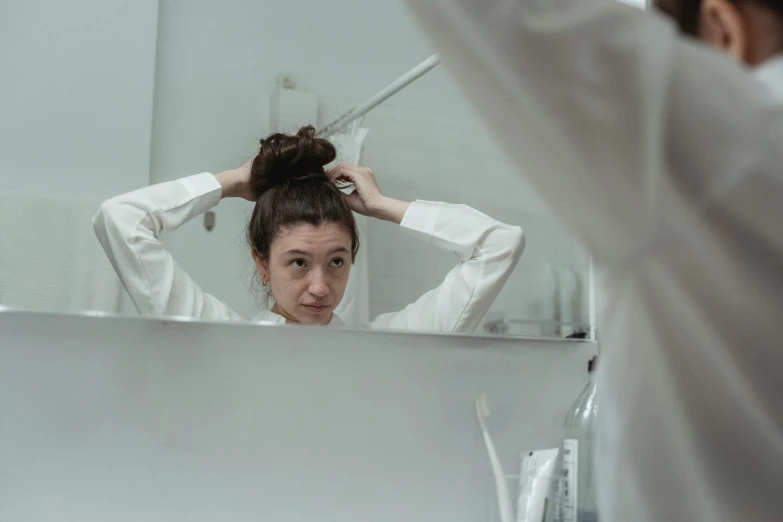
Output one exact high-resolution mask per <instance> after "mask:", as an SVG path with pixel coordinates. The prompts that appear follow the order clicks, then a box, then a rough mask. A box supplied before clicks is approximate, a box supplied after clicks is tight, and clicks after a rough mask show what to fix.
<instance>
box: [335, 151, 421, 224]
mask: <svg viewBox="0 0 783 522" xmlns="http://www.w3.org/2000/svg"><path fill="white" fill-rule="evenodd" d="M326 177H327V178H328V179H329V181H331V182H332V183H335V184H337V182H339V181H345V182H348V183H351V184H352V185H353V186H354V188H355V189H356V190H354V191H353V192H352V193H350V194H343V197H344V198H345V200H346V201H347V202H348V206H350V207H351V210H353V211H354V212H356V213H358V214H362V215H364V216H370V217H374V218H378V219H383V220H386V221H393V222H395V223H398V224H399V223H400V222H401V221H402V218H403V216H404V215H405V211H406V210H407V209H408V205H409V203H405V202H403V201H398V200H396V199H391V198H387V197H386V196H384V195H383V193H382V192H381V189H380V187H379V186H378V182H377V181H376V180H375V173H374V172H373V171H372V170H371V169H368V168H367V167H360V166H359V165H353V164H351V163H340V164H339V165H337V166H335V167H332V168H331V169H329V170H328V171H327V172H326Z"/></svg>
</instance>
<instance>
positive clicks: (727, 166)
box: [408, 0, 783, 522]
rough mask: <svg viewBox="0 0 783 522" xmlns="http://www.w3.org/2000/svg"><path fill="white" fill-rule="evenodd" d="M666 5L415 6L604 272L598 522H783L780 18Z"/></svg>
mask: <svg viewBox="0 0 783 522" xmlns="http://www.w3.org/2000/svg"><path fill="white" fill-rule="evenodd" d="M659 1H660V3H659V4H657V5H656V6H655V7H656V9H655V10H654V12H645V11H642V10H640V9H637V8H633V7H630V6H627V5H622V4H620V3H617V2H615V1H613V0H590V1H577V0H541V1H536V0H514V1H512V0H416V1H413V0H411V1H409V2H408V4H409V7H410V9H411V11H412V12H413V14H414V16H415V18H416V19H417V20H418V22H419V23H420V24H421V27H422V28H423V29H424V31H425V33H426V34H427V35H428V36H429V37H430V38H431V41H432V42H433V43H434V45H435V47H436V49H437V51H438V52H439V53H440V54H441V56H442V58H443V60H444V62H445V64H446V65H447V66H448V67H449V68H450V69H451V71H452V73H453V74H454V76H455V78H456V80H457V82H458V84H459V85H460V86H461V87H462V89H463V92H464V93H465V94H466V95H467V97H468V99H469V100H471V101H472V102H473V104H474V105H475V107H476V108H477V109H478V111H479V113H480V115H481V116H482V117H483V119H484V121H485V123H486V124H487V126H488V127H489V128H490V129H491V130H492V132H493V133H494V135H495V137H496V138H497V140H498V141H499V143H501V144H502V146H503V147H504V148H505V150H506V152H507V153H508V154H509V155H510V156H511V157H512V158H513V159H514V160H515V162H516V164H517V165H518V166H519V169H520V173H521V174H522V175H525V176H526V177H527V178H528V179H529V180H530V181H532V182H533V183H534V185H535V186H536V187H537V188H538V190H539V191H540V193H541V194H542V195H543V196H544V197H545V198H546V199H547V200H548V202H549V203H550V205H551V206H552V208H554V209H555V211H556V212H557V213H559V215H560V216H561V217H562V218H563V219H564V220H565V222H566V223H567V224H568V225H570V228H571V230H572V231H573V232H575V233H576V234H577V235H578V236H579V237H580V238H581V240H583V241H584V243H585V244H586V245H587V246H588V247H589V248H590V250H591V251H592V254H593V256H594V258H595V260H596V262H597V263H598V265H599V267H600V269H601V283H602V284H601V288H602V295H601V296H600V297H601V301H602V303H603V304H602V307H601V310H600V315H599V329H600V332H601V353H602V362H601V368H600V370H599V394H600V395H599V418H598V426H597V431H598V440H597V449H596V459H597V463H598V464H597V465H598V476H597V480H598V483H599V513H600V517H601V521H602V522H625V521H633V522H661V521H667V522H671V521H688V522H691V521H703V520H704V521H710V522H713V521H714V522H717V521H742V522H752V521H771V520H782V519H783V495H782V494H781V491H783V377H782V376H781V370H783V347H782V346H781V339H783V54H782V53H783V1H781V0H659ZM498 190H499V191H500V190H503V187H498Z"/></svg>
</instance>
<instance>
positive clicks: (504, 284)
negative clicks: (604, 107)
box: [0, 0, 592, 337]
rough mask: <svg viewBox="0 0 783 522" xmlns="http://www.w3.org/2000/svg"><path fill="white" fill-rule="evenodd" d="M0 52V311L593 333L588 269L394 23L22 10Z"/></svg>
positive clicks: (324, 14) (117, 8)
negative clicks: (3, 80)
mask: <svg viewBox="0 0 783 522" xmlns="http://www.w3.org/2000/svg"><path fill="white" fill-rule="evenodd" d="M76 12H78V13H79V16H75V15H74V13H76ZM292 17H293V18H296V19H297V20H300V21H301V23H297V24H294V26H291V24H284V25H285V27H283V26H282V25H281V24H274V23H270V22H269V21H270V20H286V19H292ZM328 21H332V22H334V23H326V22H328ZM338 23H339V25H341V26H345V25H346V23H347V24H348V25H350V26H351V27H352V28H353V29H352V30H351V31H350V35H347V34H335V32H334V31H333V30H332V28H333V26H334V24H338ZM278 25H279V26H278ZM0 33H2V35H3V36H2V39H3V48H4V49H7V50H8V52H6V53H4V54H3V55H1V56H0V68H2V70H4V71H8V72H10V73H11V74H9V75H8V76H7V77H8V78H10V80H11V81H10V83H9V86H8V90H7V91H6V92H7V95H6V96H2V97H0V112H2V113H3V114H6V115H8V117H7V118H5V117H4V118H3V120H4V121H3V123H2V127H0V133H2V134H1V135H0V147H2V149H0V175H2V176H3V179H4V181H5V183H4V190H3V193H2V194H0V197H1V198H2V199H3V203H2V205H0V217H1V218H2V223H3V226H2V227H0V266H2V269H1V270H0V304H2V305H3V306H6V307H12V308H25V309H34V310H46V311H67V312H76V311H82V310H99V311H104V312H110V313H121V314H137V313H142V314H152V315H177V316H188V317H194V318H200V319H209V320H235V319H241V318H250V319H257V320H263V321H271V322H275V323H280V324H283V323H306V324H328V325H330V326H344V325H347V326H363V327H372V328H403V329H412V330H424V331H433V332H444V333H446V332H448V333H451V332H465V333H469V332H476V333H491V334H497V335H529V336H543V337H566V336H579V335H581V334H589V333H591V326H590V325H591V323H592V321H591V320H590V316H591V302H592V292H591V274H590V262H589V258H588V257H587V256H586V255H585V254H584V253H583V252H582V250H581V249H580V248H579V246H578V245H577V244H575V243H574V241H573V240H572V239H571V237H570V236H569V235H568V234H567V233H566V232H565V231H564V230H563V228H562V227H561V226H560V224H559V223H558V222H557V221H556V220H555V219H554V218H553V217H552V214H551V213H550V212H549V209H548V208H546V207H545V206H544V204H543V202H542V201H541V199H540V198H539V197H538V196H537V195H536V194H535V192H534V191H533V190H531V189H530V188H529V187H528V186H527V184H526V183H525V181H524V176H523V174H524V173H519V172H517V171H516V170H515V169H514V168H513V167H512V166H511V165H510V163H509V162H508V161H507V160H506V158H505V157H504V155H503V154H502V153H501V152H500V151H499V149H498V148H497V147H496V146H495V145H494V143H493V140H492V138H491V137H490V136H488V135H487V134H486V131H485V130H484V129H483V127H482V124H481V122H480V121H478V120H477V119H476V118H475V117H474V115H473V114H472V113H471V111H470V110H469V109H468V108H467V106H466V104H465V103H464V101H463V99H462V97H461V95H460V94H459V93H458V92H457V91H456V90H455V88H454V87H453V85H452V83H451V81H450V79H449V77H448V75H447V74H446V72H445V71H443V70H441V69H440V68H438V67H437V58H436V57H433V58H430V59H427V60H424V62H422V60H423V59H425V58H426V57H427V56H429V55H430V54H431V50H430V49H429V47H428V46H427V44H426V42H424V41H422V40H421V37H420V36H419V35H418V32H417V30H416V28H415V26H413V24H412V23H411V21H410V20H409V18H408V15H407V13H406V12H405V10H404V9H403V7H402V6H401V5H397V3H394V2H392V3H389V5H373V6H371V7H366V8H361V9H360V8H358V7H357V6H356V5H353V4H352V3H350V2H341V3H338V4H336V5H329V6H325V5H324V6H321V5H320V4H312V5H311V4H308V9H305V10H303V9H301V6H296V5H277V4H273V3H268V2H256V1H250V0H233V1H229V2H223V3H220V4H218V3H215V2H206V1H202V2H166V1H160V2H158V1H152V0H145V1H141V2H132V3H131V2H124V1H120V0H112V1H110V2H97V1H95V0H82V1H81V2H79V4H78V5H73V4H69V5H68V6H65V5H61V4H59V3H57V2H54V1H52V0H39V1H37V2H32V3H24V4H21V3H17V4H14V5H8V4H6V5H3V6H2V7H0ZM283 41H285V42H288V43H287V44H286V45H282V44H281V42H283ZM361 42H364V43H361ZM319 46H322V47H323V49H324V52H322V53H319V52H315V51H314V50H315V49H318V48H319ZM417 64H418V65H417ZM375 93H379V94H375ZM350 111H352V112H350ZM349 112H350V114H349V116H348V117H344V115H345V114H346V113H349ZM319 131H320V132H319ZM96 236H97V239H96Z"/></svg>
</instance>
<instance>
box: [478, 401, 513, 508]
mask: <svg viewBox="0 0 783 522" xmlns="http://www.w3.org/2000/svg"><path fill="white" fill-rule="evenodd" d="M491 414H492V412H491V411H490V409H489V404H487V396H486V395H485V394H483V393H482V394H481V395H479V396H478V397H476V417H478V421H479V424H480V425H481V432H482V434H483V435H484V444H485V445H486V446H487V454H488V455H489V462H490V464H491V465H492V473H493V474H494V475H495V490H496V491H497V496H498V510H499V511H500V522H513V519H514V513H513V510H512V508H511V495H510V494H509V491H508V482H507V481H506V474H505V473H503V466H502V465H501V464H500V457H498V452H497V450H496V449H495V444H494V443H493V442H492V437H490V436H489V430H488V429H487V417H489V416H490V415H491Z"/></svg>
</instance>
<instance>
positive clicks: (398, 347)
mask: <svg viewBox="0 0 783 522" xmlns="http://www.w3.org/2000/svg"><path fill="white" fill-rule="evenodd" d="M42 321H46V325H47V327H46V328H43V329H42V328H40V324H41V322H42ZM0 331H2V332H3V340H4V341H5V342H3V343H0V418H2V419H3V421H4V422H3V428H2V430H0V447H3V448H13V451H1V452H0V520H3V521H6V520H7V521H14V522H27V521H30V522H32V521H39V520H55V519H56V520H79V521H81V522H92V521H95V522H99V521H100V522H103V521H106V520H111V521H113V522H124V521H128V522H131V521H138V520H166V521H167V522H186V521H187V522H199V521H214V520H226V521H232V522H240V521H251V520H252V521H256V520H276V521H281V522H288V521H291V522H294V521H302V520H320V521H323V522H331V521H335V522H336V521H346V520H373V521H376V522H386V521H388V522H396V521H400V520H406V521H412V522H415V521H422V522H425V521H426V522H438V521H448V522H463V521H464V522H475V521H484V520H486V521H490V520H492V521H494V520H497V519H495V518H492V513H494V510H493V505H494V502H495V500H494V494H493V489H492V488H493V481H492V478H491V468H490V465H489V461H488V458H487V455H486V451H485V448H484V443H483V440H482V436H481V431H480V430H479V428H478V422H477V420H476V417H475V411H474V398H475V397H476V396H477V395H478V394H480V393H486V394H487V397H488V402H489V406H490V408H491V410H492V415H491V417H490V418H489V423H488V424H489V429H490V430H491V433H492V435H493V438H494V439H495V443H496V445H497V448H498V452H499V454H500V457H501V459H502V462H503V465H504V467H505V470H506V473H508V474H514V473H517V469H518V465H519V457H520V453H521V452H523V451H527V450H530V449H536V448H546V447H556V446H557V444H558V443H559V441H560V440H561V438H562V423H563V418H564V416H565V413H566V411H567V409H568V407H569V405H570V404H571V403H572V402H573V401H574V400H575V398H576V396H577V395H578V394H579V392H580V390H581V388H582V387H583V386H584V384H585V382H586V380H587V372H586V362H587V360H588V359H589V357H590V356H591V355H592V354H593V353H594V350H595V347H594V345H592V344H586V343H577V342H567V341H519V340H514V339H498V338H491V339H487V338H484V339H481V338H475V337H468V336H460V337H452V336H432V335H414V334H405V333H396V334H390V333H378V332H372V333H371V332H361V331H340V330H329V331H325V330H321V329H318V330H317V331H316V330H313V329H312V328H307V327H294V326H290V327H268V326H267V327H263V326H258V325H250V324H225V323H224V324H206V323H196V322H187V323H180V322H169V321H161V320H150V319H139V318H126V319H117V318H90V317H68V316H54V315H40V314H24V313H10V312H5V313H3V312H0ZM31 412H34V414H31Z"/></svg>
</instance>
